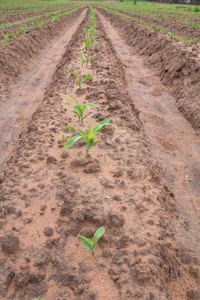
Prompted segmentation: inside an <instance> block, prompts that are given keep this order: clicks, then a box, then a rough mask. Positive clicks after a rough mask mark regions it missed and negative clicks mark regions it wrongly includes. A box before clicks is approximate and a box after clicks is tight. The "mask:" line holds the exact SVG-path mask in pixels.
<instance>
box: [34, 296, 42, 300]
mask: <svg viewBox="0 0 200 300" xmlns="http://www.w3.org/2000/svg"><path fill="white" fill-rule="evenodd" d="M33 300H44V297H42V298H41V297H39V298H34V299H33Z"/></svg>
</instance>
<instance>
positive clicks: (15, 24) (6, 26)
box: [0, 7, 72, 30]
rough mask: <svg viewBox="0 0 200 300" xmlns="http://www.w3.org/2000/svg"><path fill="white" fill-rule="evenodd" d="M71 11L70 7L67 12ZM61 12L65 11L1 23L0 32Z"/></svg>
mask: <svg viewBox="0 0 200 300" xmlns="http://www.w3.org/2000/svg"><path fill="white" fill-rule="evenodd" d="M70 9H72V7H69V8H68V10H70ZM62 11H66V8H64V9H61V10H57V11H52V12H49V13H45V14H43V15H38V16H33V17H31V18H27V19H23V20H22V21H20V22H19V21H18V22H14V23H10V22H9V23H3V24H1V25H0V30H5V29H6V28H11V27H14V26H17V25H20V23H28V22H31V21H34V20H37V19H40V18H43V17H47V16H50V15H57V14H59V13H61V12H62Z"/></svg>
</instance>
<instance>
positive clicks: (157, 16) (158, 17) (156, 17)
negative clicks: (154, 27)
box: [120, 9, 200, 29]
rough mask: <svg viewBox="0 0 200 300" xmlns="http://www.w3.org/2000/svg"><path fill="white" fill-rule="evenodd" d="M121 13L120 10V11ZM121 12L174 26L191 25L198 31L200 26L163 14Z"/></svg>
mask: <svg viewBox="0 0 200 300" xmlns="http://www.w3.org/2000/svg"><path fill="white" fill-rule="evenodd" d="M120 11H121V12H122V10H120ZM123 11H126V12H130V13H131V14H134V15H140V16H147V17H151V18H152V19H153V20H160V21H162V20H165V21H170V22H173V23H176V24H182V25H187V26H189V25H191V26H192V27H193V28H194V29H199V28H200V24H199V23H198V22H194V21H190V20H187V19H182V18H181V19H179V18H177V17H175V19H174V17H173V18H172V16H169V15H163V14H152V13H150V12H145V11H139V12H136V11H132V10H130V9H124V10H123Z"/></svg>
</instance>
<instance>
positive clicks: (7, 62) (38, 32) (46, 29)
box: [0, 8, 83, 102]
mask: <svg viewBox="0 0 200 300" xmlns="http://www.w3.org/2000/svg"><path fill="white" fill-rule="evenodd" d="M82 10H83V8H81V9H80V10H78V11H76V12H74V13H72V14H69V15H66V16H64V17H62V18H60V19H59V20H56V21H55V22H53V23H51V24H48V25H44V26H42V27H41V28H35V29H33V30H31V31H30V32H26V33H24V34H22V35H20V36H19V37H18V38H16V39H15V40H13V41H11V42H10V41H9V42H8V44H6V45H5V46H4V45H2V44H0V69H1V76H0V92H1V95H0V102H1V99H2V96H3V95H4V93H6V92H7V91H9V82H10V81H12V80H14V79H16V78H17V77H18V76H19V74H20V73H22V71H24V70H27V69H31V67H32V66H31V65H30V59H33V58H36V57H37V56H38V54H39V53H40V52H41V50H44V49H46V47H47V46H48V44H49V43H50V42H51V41H52V39H53V38H56V37H58V36H60V35H61V34H62V32H63V30H64V29H65V28H68V27H70V26H71V24H72V23H73V22H74V21H75V20H76V18H77V17H78V15H79V14H80V13H81V11H82ZM41 41H42V42H41Z"/></svg>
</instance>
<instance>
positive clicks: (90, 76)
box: [69, 70, 94, 88]
mask: <svg viewBox="0 0 200 300" xmlns="http://www.w3.org/2000/svg"><path fill="white" fill-rule="evenodd" d="M69 71H70V72H71V73H72V74H73V75H74V76H75V77H76V78H77V80H78V85H79V87H80V88H81V84H82V83H83V81H84V80H86V79H91V78H93V77H94V75H88V76H86V77H84V78H83V79H80V77H79V76H78V75H77V74H76V73H75V72H74V71H72V70H69Z"/></svg>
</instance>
